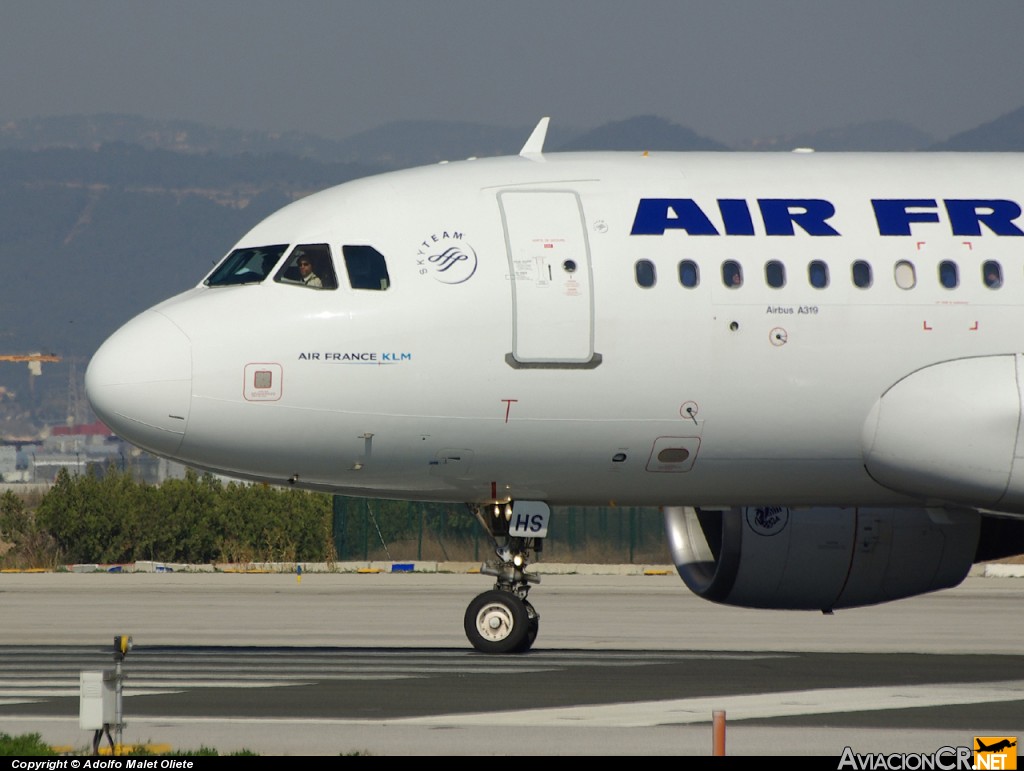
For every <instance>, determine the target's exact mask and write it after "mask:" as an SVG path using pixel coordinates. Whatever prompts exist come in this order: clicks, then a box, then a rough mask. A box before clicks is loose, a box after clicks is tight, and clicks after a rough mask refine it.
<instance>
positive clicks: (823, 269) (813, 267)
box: [807, 260, 828, 289]
mask: <svg viewBox="0 0 1024 771" xmlns="http://www.w3.org/2000/svg"><path fill="white" fill-rule="evenodd" d="M807 278H808V280H809V281H810V282H811V286H813V287H814V288H815V289H824V288H825V287H827V286H828V265H826V264H825V263H824V262H823V261H822V260H811V262H810V264H809V265H808V266H807Z"/></svg>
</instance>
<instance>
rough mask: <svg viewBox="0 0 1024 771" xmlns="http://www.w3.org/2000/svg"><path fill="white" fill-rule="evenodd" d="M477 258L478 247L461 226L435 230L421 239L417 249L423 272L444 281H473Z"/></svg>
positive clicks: (436, 279)
mask: <svg viewBox="0 0 1024 771" xmlns="http://www.w3.org/2000/svg"><path fill="white" fill-rule="evenodd" d="M477 262H478V261H477V256H476V251H475V250H474V249H473V247H472V246H470V245H469V244H467V243H466V242H465V241H464V240H463V238H462V233H460V232H459V231H457V230H444V231H441V232H440V233H432V234H431V235H429V236H427V237H426V238H424V239H423V241H421V242H420V245H419V248H418V250H417V251H416V265H417V266H418V267H419V271H420V275H421V276H432V277H433V279H434V280H435V281H439V282H440V283H442V284H464V283H465V282H467V281H469V280H470V279H471V278H473V274H474V273H476V268H477Z"/></svg>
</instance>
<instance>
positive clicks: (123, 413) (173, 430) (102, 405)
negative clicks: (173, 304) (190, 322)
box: [85, 311, 192, 455]
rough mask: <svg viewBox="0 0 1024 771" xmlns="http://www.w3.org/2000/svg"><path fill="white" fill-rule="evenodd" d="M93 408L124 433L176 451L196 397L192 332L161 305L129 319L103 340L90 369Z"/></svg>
mask: <svg viewBox="0 0 1024 771" xmlns="http://www.w3.org/2000/svg"><path fill="white" fill-rule="evenodd" d="M85 392H86V395H87V396H88V399H89V403H90V404H91V405H92V409H93V412H95V413H96V415H97V416H98V417H99V419H100V420H102V421H103V422H104V423H105V424H106V425H107V426H108V427H109V428H110V429H112V430H113V431H114V433H116V434H117V435H118V436H120V437H122V438H123V439H127V440H128V441H129V442H131V443H132V444H135V445H138V446H139V447H142V448H143V449H145V450H149V451H150V452H154V453H156V454H158V455H173V454H174V453H175V452H176V451H177V449H178V447H180V446H181V441H182V439H183V438H184V436H185V427H186V425H187V423H188V412H189V405H190V403H191V401H192V348H191V343H190V341H189V339H188V337H186V336H185V333H184V332H182V331H181V330H180V329H179V328H178V327H177V326H175V325H174V324H173V323H172V322H171V321H170V319H168V318H167V317H166V316H164V315H163V314H162V313H159V312H158V311H146V312H145V313H143V314H141V315H139V316H136V317H135V318H134V319H132V320H131V321H129V322H128V323H127V324H125V325H124V326H123V327H121V328H120V329H119V330H117V332H115V333H114V334H113V335H112V336H111V337H110V339H109V340H107V341H106V342H105V343H103V345H101V346H100V348H99V350H98V351H96V354H95V355H94V356H93V357H92V360H91V361H90V362H89V367H88V369H87V370H86V372H85Z"/></svg>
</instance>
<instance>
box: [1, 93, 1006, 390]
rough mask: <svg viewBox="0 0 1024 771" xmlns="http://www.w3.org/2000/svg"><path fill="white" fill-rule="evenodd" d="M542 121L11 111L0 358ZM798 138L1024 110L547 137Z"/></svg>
mask: <svg viewBox="0 0 1024 771" xmlns="http://www.w3.org/2000/svg"><path fill="white" fill-rule="evenodd" d="M532 129H533V126H532V125H526V124H524V125H522V126H515V127H507V128H503V127H494V126H486V125H479V124H470V123H448V122H438V121H402V122H396V123H390V124H387V125H384V126H380V127H378V128H375V129H373V130H372V131H365V132H361V133H359V134H355V135H353V136H350V137H348V138H345V139H326V138H324V137H318V136H315V135H313V134H304V133H300V132H286V133H278V134H274V133H267V132H260V131H248V130H242V129H225V128H215V127H211V126H205V125H201V124H196V123H188V122H185V121H155V120H149V119H145V118H140V117H136V116H127V115H91V116H66V117H50V118H37V119H31V120H17V121H8V122H6V123H4V124H2V125H0V266H2V276H0V309H2V310H0V354H2V353H25V352H29V351H43V352H53V353H57V354H59V355H62V356H65V357H81V358H82V359H83V361H84V358H85V357H88V356H89V355H90V354H91V353H92V352H93V351H94V350H95V348H96V346H97V345H98V344H99V343H100V342H101V341H102V340H103V339H104V338H105V337H106V336H108V335H109V334H110V333H111V332H112V331H113V330H114V329H115V328H116V327H117V326H118V325H120V324H121V323H123V322H124V321H125V320H127V319H128V318H129V317H131V316H132V315H134V314H135V313H137V312H139V311H140V310H142V309H144V308H146V307H148V306H150V305H152V304H153V303H155V302H157V301H159V300H160V299H162V298H164V297H167V296H168V295H170V294H172V293H174V292H177V291H179V290H182V289H185V288H187V287H189V286H192V285H194V284H195V283H196V281H197V280H198V279H199V278H200V277H201V276H202V275H203V274H204V273H205V272H206V271H207V269H208V268H209V266H210V265H211V263H212V262H213V261H215V260H217V259H219V258H220V257H221V256H222V255H223V254H224V253H225V252H226V251H227V250H228V249H229V248H230V247H231V245H232V244H233V243H234V242H235V241H236V240H237V239H238V238H239V237H240V236H241V235H242V234H243V233H244V232H245V231H246V230H247V229H249V228H250V227H251V226H252V225H254V224H255V223H256V222H258V221H259V220H260V219H262V218H263V217H264V216H266V215H267V214H269V213H270V212H271V211H273V210H274V209H276V208H278V207H280V206H282V205H283V204H285V203H287V202H288V201H290V200H294V199H295V198H297V197H301V196H302V195H306V194H308V193H309V192H311V191H314V190H318V189H321V188H324V187H328V186H330V185H334V184H338V183H341V182H344V181H346V180H349V179H353V178H356V177H360V176H365V175H368V174H373V173H377V172H382V171H386V170H389V169H395V168H402V167H406V166H413V165H418V164H426V163H435V162H437V161H439V160H444V159H451V160H456V159H460V158H466V157H470V156H480V157H482V156H491V155H501V154H509V153H517V152H518V151H519V149H520V147H521V146H522V144H523V142H525V140H526V138H527V137H528V136H529V134H530V132H531V130H532ZM794 147H813V148H815V149H817V150H843V151H846V150H921V151H926V150H958V151H959V150H1017V151H1019V150H1024V108H1022V109H1020V110H1017V111H1015V112H1012V113H1009V114H1007V115H1004V116H1002V117H1000V118H998V119H997V120H994V121H991V122H990V123H986V124H984V125H981V126H978V127H977V128H975V129H973V130H971V131H967V132H964V133H962V134H958V135H957V136H954V137H949V138H946V139H944V140H939V139H937V138H935V137H932V136H930V135H929V134H927V133H926V132H924V131H921V130H920V129H918V128H915V127H913V126H908V125H906V124H900V123H896V122H874V123H864V124H860V125H855V126H846V127H842V128H835V129H830V130H827V131H819V132H813V133H807V134H801V135H793V136H786V137H764V138H760V139H752V140H750V141H748V142H744V143H743V144H742V145H741V146H738V147H728V146H726V145H725V144H723V143H721V142H717V141H715V140H714V139H713V138H710V137H703V136H700V135H699V134H697V133H695V132H694V131H692V130H690V129H689V128H687V127H685V126H681V125H678V124H675V123H672V122H670V121H667V120H665V119H663V118H659V117H656V116H640V117H636V118H631V119H629V120H624V121H617V122H613V123H608V124H605V125H603V126H598V127H596V128H593V129H590V130H584V129H580V128H576V127H567V126H561V125H559V124H558V122H557V120H556V121H554V122H553V124H552V126H551V129H550V131H549V134H548V140H547V143H546V146H545V149H546V150H548V151H559V150H566V151H573V150H719V151H728V150H789V149H792V148H794ZM22 368H23V367H22V365H18V366H15V365H11V364H7V365H6V366H4V365H2V364H0V385H8V384H10V383H12V382H13V385H14V387H16V388H21V387H23V385H24V380H25V376H24V375H23V374H22V372H21V370H22ZM49 369H50V370H51V371H53V370H54V369H57V370H58V371H59V367H53V366H51V367H49ZM65 377H66V376H65Z"/></svg>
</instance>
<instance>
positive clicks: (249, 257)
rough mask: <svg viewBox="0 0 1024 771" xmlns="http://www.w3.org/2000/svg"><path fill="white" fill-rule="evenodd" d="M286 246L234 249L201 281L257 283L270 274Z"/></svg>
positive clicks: (209, 284) (235, 283) (210, 283)
mask: <svg viewBox="0 0 1024 771" xmlns="http://www.w3.org/2000/svg"><path fill="white" fill-rule="evenodd" d="M287 248H288V244H278V245H277V246H257V247H253V248H250V249H235V251H233V252H231V254H229V255H228V256H227V257H225V258H224V260H223V261H222V262H221V264H220V265H218V266H217V267H216V269H214V271H213V273H211V274H210V276H209V278H207V279H206V281H204V282H203V283H204V284H206V286H235V285H237V284H258V283H260V282H261V281H262V280H263V279H265V278H266V277H267V276H269V275H270V271H272V270H273V269H274V266H275V265H277V261H278V260H280V259H281V255H282V254H284V253H285V250H286V249H287Z"/></svg>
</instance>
